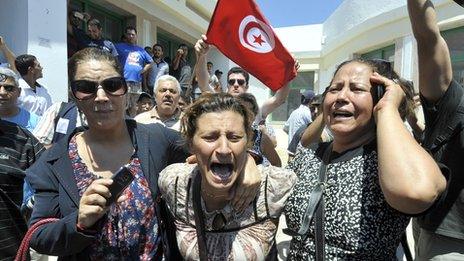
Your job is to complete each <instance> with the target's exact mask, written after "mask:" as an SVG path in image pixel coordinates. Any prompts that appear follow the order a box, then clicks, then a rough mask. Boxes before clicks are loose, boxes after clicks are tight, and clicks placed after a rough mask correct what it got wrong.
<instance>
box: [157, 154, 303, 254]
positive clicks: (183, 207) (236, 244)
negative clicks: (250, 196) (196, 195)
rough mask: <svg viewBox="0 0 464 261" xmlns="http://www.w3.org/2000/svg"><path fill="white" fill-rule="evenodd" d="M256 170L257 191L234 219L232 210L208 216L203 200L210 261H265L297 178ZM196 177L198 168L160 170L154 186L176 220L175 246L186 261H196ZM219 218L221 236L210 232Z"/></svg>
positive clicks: (175, 166) (183, 166)
mask: <svg viewBox="0 0 464 261" xmlns="http://www.w3.org/2000/svg"><path fill="white" fill-rule="evenodd" d="M258 168H259V170H260V173H261V176H262V182H261V188H260V191H259V193H258V195H257V197H256V199H255V201H254V202H253V203H252V204H250V205H249V206H248V207H247V208H246V209H245V210H244V211H243V212H242V213H237V212H236V211H235V210H234V209H233V208H232V206H231V205H230V204H228V205H226V206H225V207H224V208H223V209H221V210H216V211H213V212H207V211H206V209H205V206H204V202H203V200H202V208H203V214H204V217H205V226H206V229H205V231H206V245H207V249H208V257H209V259H210V260H264V259H265V257H266V256H267V254H268V253H269V251H270V250H271V247H272V245H273V244H274V237H275V234H276V231H277V221H278V217H279V216H280V214H281V213H282V210H283V207H284V204H285V201H286V200H287V198H288V196H289V195H290V192H291V190H292V188H293V185H294V184H295V183H296V180H297V178H296V176H295V174H294V173H293V172H292V171H289V170H286V169H282V168H277V167H273V166H268V167H263V166H261V165H260V166H258ZM197 174H198V175H200V173H199V171H198V169H197V168H196V165H191V164H186V163H178V164H173V165H170V166H168V167H167V168H166V169H164V170H163V171H162V172H161V173H160V178H159V180H158V184H159V188H160V191H161V193H162V194H163V197H164V198H165V200H166V202H167V204H168V207H169V209H170V211H171V213H172V214H173V216H174V217H175V219H176V220H175V223H176V227H177V231H176V236H177V244H178V246H179V250H180V252H181V254H182V255H183V257H184V259H186V260H199V254H198V244H197V235H196V230H195V218H194V213H193V207H192V206H193V205H192V195H193V194H192V193H193V192H192V186H191V184H192V182H193V177H195V175H197ZM221 214H222V215H223V217H224V218H225V226H224V228H222V229H221V230H220V231H219V230H213V228H212V227H213V224H212V223H213V220H214V218H215V217H216V215H221Z"/></svg>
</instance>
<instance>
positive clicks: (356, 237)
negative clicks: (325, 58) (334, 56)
mask: <svg viewBox="0 0 464 261" xmlns="http://www.w3.org/2000/svg"><path fill="white" fill-rule="evenodd" d="M382 75H383V76H382ZM412 97H413V96H412V92H411V90H409V89H407V88H405V85H404V84H403V80H402V79H401V78H399V76H398V75H397V74H396V73H395V72H394V71H393V70H392V68H391V67H390V64H389V63H388V62H386V61H380V60H362V59H355V60H351V61H346V62H344V63H342V64H341V65H340V66H339V67H338V68H337V69H336V71H335V74H334V77H333V79H332V81H331V83H330V86H329V87H328V89H327V91H326V93H325V97H324V100H323V107H322V108H323V118H324V121H325V124H326V126H328V128H329V129H330V130H331V132H332V134H333V137H334V138H333V142H329V143H319V144H313V145H310V146H309V148H303V147H300V149H299V150H298V151H297V154H296V156H295V158H294V159H293V161H292V162H291V163H290V164H289V168H290V169H292V170H294V171H295V173H296V174H297V176H298V178H299V180H298V182H297V184H296V185H295V187H294V189H293V192H292V195H291V196H290V197H289V199H288V201H287V204H286V206H285V216H286V219H287V226H288V230H287V231H286V232H287V233H288V234H290V235H292V236H293V238H292V241H291V243H290V251H289V260H314V259H316V260H323V259H322V258H324V257H325V259H326V260H395V259H396V258H395V250H396V248H397V246H398V245H399V243H400V239H401V236H402V235H403V233H404V231H405V229H406V226H407V225H408V223H409V219H410V215H415V214H419V213H421V212H423V211H425V210H427V209H428V208H429V207H430V206H432V204H433V203H434V202H435V200H436V199H437V198H438V197H439V195H440V193H441V192H442V191H443V190H444V189H445V186H446V180H445V178H444V176H443V175H442V172H441V171H440V168H439V167H438V166H437V164H436V163H435V162H434V160H433V158H432V157H431V156H430V155H429V154H428V153H427V152H426V151H425V150H423V149H422V148H421V146H420V145H419V144H418V143H417V142H416V141H415V140H414V137H413V135H411V134H410V132H409V131H408V130H407V129H406V127H405V125H404V124H403V119H404V118H405V117H406V116H407V115H408V114H409V113H411V112H412ZM310 127H311V126H310Z"/></svg>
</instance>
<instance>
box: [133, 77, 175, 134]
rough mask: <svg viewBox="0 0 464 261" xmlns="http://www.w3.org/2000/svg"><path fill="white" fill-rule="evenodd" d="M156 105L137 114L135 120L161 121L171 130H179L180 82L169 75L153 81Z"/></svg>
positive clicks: (145, 121) (146, 122)
mask: <svg viewBox="0 0 464 261" xmlns="http://www.w3.org/2000/svg"><path fill="white" fill-rule="evenodd" d="M154 93H155V102H156V106H155V107H153V109H151V110H150V111H147V112H143V113H141V114H139V115H137V116H136V117H135V118H134V119H135V121H137V122H139V123H143V124H150V123H161V124H163V125H165V126H166V127H168V128H171V129H173V130H177V131H179V130H180V114H181V112H180V109H179V99H180V94H181V88H180V84H179V82H178V81H177V79H176V78H174V77H173V76H171V75H163V76H161V77H160V78H159V79H158V80H157V81H156V83H155V89H154Z"/></svg>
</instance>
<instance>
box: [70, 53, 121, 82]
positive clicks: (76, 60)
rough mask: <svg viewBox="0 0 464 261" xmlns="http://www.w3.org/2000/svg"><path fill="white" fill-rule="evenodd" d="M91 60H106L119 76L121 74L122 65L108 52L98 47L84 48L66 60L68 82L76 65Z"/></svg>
mask: <svg viewBox="0 0 464 261" xmlns="http://www.w3.org/2000/svg"><path fill="white" fill-rule="evenodd" d="M91 60H96V61H102V62H107V63H108V64H109V65H111V66H112V67H113V68H114V69H115V70H116V72H118V73H119V75H120V76H123V75H124V74H123V70H122V66H121V64H120V63H119V61H118V59H117V58H116V57H114V56H113V55H111V54H110V53H108V52H106V51H103V50H102V49H99V48H92V47H90V48H85V49H82V50H80V51H78V52H76V53H75V54H74V55H73V56H71V58H70V59H69V61H68V79H69V82H72V81H74V78H75V77H76V70H77V66H78V65H79V64H81V63H84V62H88V61H91Z"/></svg>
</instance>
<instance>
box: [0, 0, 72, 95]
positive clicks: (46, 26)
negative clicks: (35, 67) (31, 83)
mask: <svg viewBox="0 0 464 261" xmlns="http://www.w3.org/2000/svg"><path fill="white" fill-rule="evenodd" d="M0 35H2V36H4V37H5V39H6V42H7V44H8V46H9V47H10V48H11V50H12V51H13V53H14V54H15V55H21V54H26V53H27V54H32V55H34V56H36V57H37V59H38V60H39V62H40V63H41V65H42V67H43V68H44V69H43V74H44V76H43V78H42V79H40V80H38V81H39V82H40V83H41V84H43V85H44V86H45V87H46V88H47V89H48V91H49V93H50V94H51V96H52V99H53V100H54V101H58V100H67V86H68V82H67V70H66V68H67V66H66V65H67V60H66V57H67V46H66V1H56V0H40V1H37V0H17V1H7V0H1V8H0ZM63 57H64V58H63Z"/></svg>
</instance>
